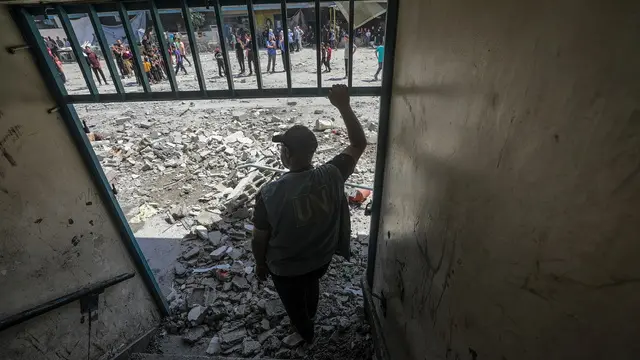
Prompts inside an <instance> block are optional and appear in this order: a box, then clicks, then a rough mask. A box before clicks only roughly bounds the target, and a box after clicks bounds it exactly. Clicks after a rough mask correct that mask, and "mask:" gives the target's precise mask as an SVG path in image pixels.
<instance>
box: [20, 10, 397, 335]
mask: <svg viewBox="0 0 640 360" xmlns="http://www.w3.org/2000/svg"><path fill="white" fill-rule="evenodd" d="M372 1H373V0H350V1H349V2H348V4H349V11H348V35H349V43H348V46H349V49H351V48H352V47H353V43H354V28H353V24H354V7H355V4H356V3H366V2H372ZM301 3H308V4H313V9H314V10H315V11H314V12H315V24H314V25H315V30H314V31H315V34H316V36H315V39H314V40H315V51H316V64H315V65H316V73H317V78H316V85H317V86H316V87H306V88H305V87H293V86H292V79H291V68H290V66H285V72H286V87H282V88H265V86H264V83H263V74H262V73H261V67H260V61H259V56H257V55H258V46H257V42H256V41H255V39H257V36H256V35H257V30H256V19H255V7H256V6H263V5H265V4H266V5H268V4H271V6H273V4H277V5H280V6H279V9H280V16H281V18H283V19H286V18H287V16H286V15H287V4H301ZM323 3H324V2H323ZM343 3H345V2H343ZM225 6H236V7H237V6H242V7H243V8H244V7H246V11H247V15H248V18H249V34H250V36H251V39H254V41H252V42H251V50H252V51H253V53H254V54H255V67H256V69H255V72H256V82H257V88H256V89H237V88H235V87H234V81H233V78H232V76H231V71H230V59H229V56H228V52H227V50H228V49H227V44H226V43H225V41H224V40H223V39H225V34H224V30H223V27H222V26H221V25H222V24H223V21H222V20H223V18H222V13H223V11H225V10H224V8H223V7H225ZM309 6H311V5H309ZM170 8H179V9H180V10H179V13H180V14H181V15H182V18H183V19H184V25H185V29H184V30H185V32H186V33H187V37H188V40H189V43H190V44H193V45H195V44H196V43H197V42H196V38H195V36H196V35H195V31H194V30H195V27H194V24H193V20H192V19H191V16H190V14H191V9H192V8H205V9H208V10H209V9H210V10H213V12H214V13H215V19H216V23H217V24H218V26H217V33H218V34H217V35H218V38H219V39H220V48H221V52H222V55H223V56H222V57H223V59H222V60H223V62H224V66H225V68H226V69H227V70H228V71H226V83H227V88H226V89H219V90H210V89H207V88H206V84H205V81H206V80H205V74H204V73H203V66H202V61H201V57H200V55H201V54H200V52H199V50H198V47H197V46H191V56H192V59H193V68H194V69H195V73H196V77H197V83H198V89H197V90H189V89H180V88H179V84H178V82H177V81H176V77H175V74H174V72H173V71H171V68H169V71H167V80H168V83H169V86H170V91H155V90H157V89H154V86H153V84H151V83H150V81H149V79H148V78H147V77H146V76H144V74H145V68H144V63H143V62H142V52H141V48H140V47H139V46H138V45H137V44H138V41H137V40H138V39H137V38H136V34H135V33H134V29H133V28H132V26H131V22H130V21H129V15H130V14H131V13H132V12H136V11H137V12H139V11H142V12H145V13H147V12H148V14H149V15H150V18H151V22H152V23H153V30H154V32H155V34H156V36H161V35H163V34H164V33H165V31H164V29H163V25H162V22H161V21H160V13H161V11H162V10H163V9H170ZM320 10H321V3H320V0H315V2H313V1H311V2H310V1H302V0H288V1H285V0H282V1H278V0H256V1H255V4H254V1H253V0H246V1H243V0H150V1H108V2H104V1H103V2H91V1H86V2H83V1H72V2H59V3H49V4H29V3H28V2H27V3H26V4H21V5H12V6H11V11H12V15H13V18H14V20H15V22H16V24H17V26H18V27H19V29H20V30H21V32H22V34H23V37H24V39H25V44H23V45H17V46H14V47H11V48H8V49H7V51H9V52H10V53H16V52H18V51H26V50H30V51H31V53H32V55H33V56H34V60H35V61H36V63H37V64H38V67H39V69H40V72H41V75H42V77H43V79H44V80H45V83H46V84H47V87H48V89H49V92H50V93H51V96H52V97H53V99H54V100H55V103H56V106H54V107H52V108H51V109H50V110H49V112H50V113H53V112H58V113H59V115H60V117H61V118H62V119H63V120H64V122H65V124H66V126H67V128H68V130H69V132H70V134H71V136H72V138H73V140H74V143H75V145H76V146H77V148H78V151H79V153H80V154H81V156H82V158H83V160H84V162H85V164H86V166H87V168H88V170H89V171H90V173H91V176H92V178H93V180H94V182H95V183H96V186H97V188H98V189H99V191H100V196H101V198H102V201H103V202H104V204H105V205H106V206H107V208H108V211H109V212H110V214H111V216H112V218H113V220H114V223H115V224H116V226H118V227H119V230H120V235H121V237H122V240H123V242H124V243H125V245H126V246H127V249H128V251H129V254H130V255H131V257H132V258H133V260H134V262H135V263H136V266H137V268H138V271H139V272H140V275H141V276H142V277H143V278H144V281H145V284H146V285H147V287H148V289H149V291H150V292H151V294H152V295H153V296H154V298H155V300H156V303H157V304H158V307H159V308H160V310H161V312H163V313H164V314H167V313H168V306H167V303H166V301H165V299H164V297H163V296H162V293H161V292H160V289H159V286H158V284H157V283H156V280H155V278H154V276H153V274H152V272H151V270H150V268H149V266H148V264H147V262H146V261H145V258H144V256H143V254H142V251H141V250H140V248H139V246H138V244H137V242H136V241H135V237H134V235H133V232H132V230H131V228H130V227H129V225H128V222H127V220H126V217H125V216H124V213H123V211H122V209H121V208H120V206H119V205H118V202H117V200H116V198H115V194H114V191H113V190H112V187H111V186H110V185H109V183H108V181H107V178H106V176H105V174H104V172H103V171H102V168H101V166H100V163H99V161H98V158H97V157H96V155H95V153H94V151H93V148H92V147H91V144H90V142H89V140H88V138H87V136H86V135H85V132H84V130H83V127H82V123H81V121H80V120H79V118H78V116H77V114H76V111H75V108H74V106H73V104H78V103H106V102H125V101H156V100H197V99H202V100H206V99H234V98H281V97H324V96H327V95H328V92H329V88H328V87H323V86H322V80H323V78H322V72H321V65H322V64H321V53H320V43H321V41H320V33H321V19H320V13H321V11H320ZM104 12H109V13H114V14H117V15H118V16H119V18H120V20H121V23H122V27H123V28H124V34H125V38H126V40H127V42H128V43H129V44H131V46H130V49H131V52H132V56H133V61H132V63H133V65H134V69H133V71H134V72H135V73H137V74H138V81H139V84H140V86H141V87H142V91H141V92H127V91H125V87H124V84H123V83H122V81H121V80H122V79H121V78H120V77H119V76H118V67H117V64H116V60H115V59H114V56H113V53H112V51H111V49H110V47H109V46H110V45H112V44H108V42H107V38H106V36H105V33H104V31H103V27H102V25H101V22H100V17H99V14H100V13H104ZM77 13H82V14H87V15H88V18H89V20H90V22H91V27H92V28H93V31H94V35H95V40H96V41H95V42H97V43H98V46H99V49H100V50H101V53H102V54H103V57H104V60H105V62H106V66H107V68H108V70H109V72H110V74H111V76H110V78H111V79H110V80H111V81H112V84H113V86H114V87H115V91H114V92H113V93H101V92H99V91H98V87H97V86H96V83H95V81H94V79H93V75H92V74H91V69H90V66H89V64H88V62H87V61H77V64H78V66H79V67H80V71H81V74H82V78H83V79H84V82H85V84H86V87H87V89H88V94H70V93H69V92H68V91H67V89H66V88H65V85H64V79H63V77H62V76H61V74H60V73H59V72H58V68H57V64H56V62H55V58H54V57H53V56H52V55H51V54H50V49H49V48H48V47H47V44H46V43H45V39H44V38H43V37H42V36H41V34H40V32H39V29H38V26H37V24H36V21H35V19H36V17H38V16H40V17H41V16H45V18H46V17H48V16H50V15H55V16H57V17H58V18H59V21H60V23H61V26H62V28H63V29H64V32H65V34H66V35H67V38H68V41H69V45H70V46H69V48H71V51H72V53H73V56H74V57H75V59H83V57H84V52H83V49H82V44H81V43H80V42H79V40H78V38H77V36H76V34H75V31H74V28H73V26H72V24H71V20H70V16H69V14H77ZM397 14H398V0H388V5H387V15H386V30H385V39H384V43H385V49H384V57H385V61H384V67H383V74H382V85H381V86H370V87H365V86H363V87H353V86H352V85H353V74H352V73H353V72H352V70H353V56H350V57H349V59H348V61H347V63H348V64H347V67H348V77H347V78H346V80H347V83H348V86H349V92H350V94H351V95H352V96H380V97H381V99H380V100H381V103H380V118H379V138H378V148H377V157H376V171H375V181H374V197H373V206H372V219H371V237H370V244H369V264H368V267H367V281H368V282H369V284H371V283H372V281H373V261H374V260H375V256H376V249H377V233H378V224H379V216H380V205H381V204H380V198H381V194H382V187H383V180H384V166H385V159H386V151H387V140H388V139H387V132H388V126H389V106H390V99H391V85H392V76H393V59H394V50H395V40H396V25H397V24H396V21H397ZM287 26H288V24H287V22H286V21H283V22H282V30H283V32H284V34H288V29H287ZM336 35H337V34H336ZM158 40H159V41H158V43H157V46H158V47H159V53H160V54H161V56H162V60H163V62H164V64H165V65H168V64H171V61H170V55H169V49H168V47H167V43H165V41H163V39H158ZM291 45H292V44H290V43H289V39H288V36H284V52H285V53H287V54H289V48H290V46H291ZM287 59H288V60H286V61H287V64H289V63H290V58H288V57H287ZM96 76H97V74H96ZM57 306H59V304H57V303H56V304H55V307H57ZM43 309H44V308H43ZM50 310H51V309H50V308H48V307H47V308H46V310H43V311H50ZM38 314H39V313H38ZM38 314H36V315H38ZM22 315H24V314H22ZM22 315H20V316H19V317H18V318H16V319H12V322H11V324H15V323H19V322H22V321H25V320H26V319H27V317H25V316H22Z"/></svg>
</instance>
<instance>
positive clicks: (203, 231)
mask: <svg viewBox="0 0 640 360" xmlns="http://www.w3.org/2000/svg"><path fill="white" fill-rule="evenodd" d="M193 230H194V233H195V235H198V237H199V238H200V239H202V240H207V239H208V238H209V233H208V230H207V228H206V227H205V226H203V225H197V226H195V227H194V228H193Z"/></svg>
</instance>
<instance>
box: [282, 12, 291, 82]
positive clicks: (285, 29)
mask: <svg viewBox="0 0 640 360" xmlns="http://www.w3.org/2000/svg"><path fill="white" fill-rule="evenodd" d="M280 11H281V12H282V40H283V41H284V56H283V57H282V58H283V59H284V60H285V61H284V71H285V72H286V74H287V90H288V91H289V93H291V56H289V55H290V54H291V53H290V52H289V45H290V44H289V25H288V24H287V0H282V1H281V2H280Z"/></svg>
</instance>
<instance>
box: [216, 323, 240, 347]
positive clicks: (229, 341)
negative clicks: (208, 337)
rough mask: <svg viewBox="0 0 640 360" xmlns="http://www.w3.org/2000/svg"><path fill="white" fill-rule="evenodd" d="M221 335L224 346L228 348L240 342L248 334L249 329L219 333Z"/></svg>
mask: <svg viewBox="0 0 640 360" xmlns="http://www.w3.org/2000/svg"><path fill="white" fill-rule="evenodd" d="M218 336H220V342H221V344H222V347H223V348H228V347H231V346H233V345H236V344H239V343H240V342H242V339H244V337H245V336H247V330H245V329H244V328H241V329H239V330H235V331H230V332H221V333H219V334H218Z"/></svg>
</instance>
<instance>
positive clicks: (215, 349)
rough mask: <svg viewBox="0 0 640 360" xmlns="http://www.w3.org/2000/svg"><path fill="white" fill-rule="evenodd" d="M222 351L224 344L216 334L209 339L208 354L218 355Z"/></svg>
mask: <svg viewBox="0 0 640 360" xmlns="http://www.w3.org/2000/svg"><path fill="white" fill-rule="evenodd" d="M221 351H222V346H221V345H220V338H219V337H217V336H214V337H212V338H211V341H209V346H208V347H207V351H206V353H207V355H218V354H220V352H221Z"/></svg>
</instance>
